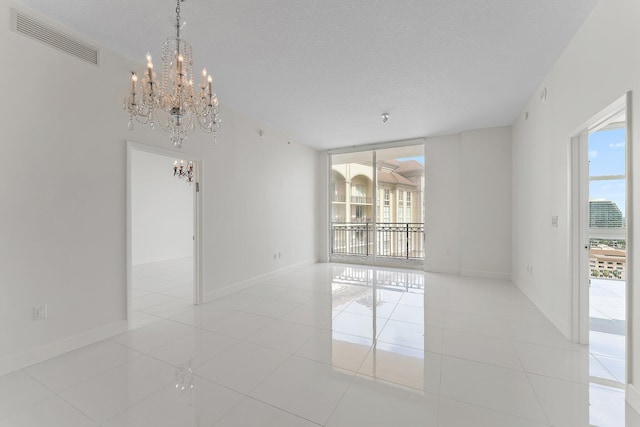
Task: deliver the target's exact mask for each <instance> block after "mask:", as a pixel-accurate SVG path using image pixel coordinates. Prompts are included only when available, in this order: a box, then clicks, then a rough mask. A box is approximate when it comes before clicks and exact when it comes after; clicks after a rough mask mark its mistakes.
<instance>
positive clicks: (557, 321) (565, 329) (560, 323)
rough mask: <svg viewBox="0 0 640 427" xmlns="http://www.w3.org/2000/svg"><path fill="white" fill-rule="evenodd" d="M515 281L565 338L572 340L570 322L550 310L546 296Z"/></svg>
mask: <svg viewBox="0 0 640 427" xmlns="http://www.w3.org/2000/svg"><path fill="white" fill-rule="evenodd" d="M513 283H514V284H515V285H516V286H517V287H518V289H520V292H522V293H523V294H524V296H526V297H527V298H529V301H531V302H532V303H533V305H535V306H536V308H537V309H538V310H540V311H541V312H542V314H544V315H545V317H546V318H547V319H549V321H550V322H551V323H553V326H555V327H556V328H557V329H558V330H559V331H560V333H561V334H562V335H564V336H565V338H567V339H568V340H571V327H570V325H569V323H567V322H566V321H564V320H562V319H561V318H560V317H558V316H557V315H556V314H555V313H552V312H550V311H549V310H548V309H547V307H546V305H545V304H544V301H545V300H544V298H542V297H540V295H539V294H538V293H537V292H534V291H533V290H531V289H528V288H526V287H524V286H520V285H519V284H518V282H515V281H514V282H513Z"/></svg>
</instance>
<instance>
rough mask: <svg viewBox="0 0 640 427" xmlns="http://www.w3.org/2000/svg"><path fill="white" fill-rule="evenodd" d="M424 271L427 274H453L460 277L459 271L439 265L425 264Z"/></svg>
mask: <svg viewBox="0 0 640 427" xmlns="http://www.w3.org/2000/svg"><path fill="white" fill-rule="evenodd" d="M424 271H426V272H428V273H440V274H455V275H460V269H459V268H455V267H446V266H441V265H435V264H429V263H425V265H424Z"/></svg>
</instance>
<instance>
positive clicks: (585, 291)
mask: <svg viewBox="0 0 640 427" xmlns="http://www.w3.org/2000/svg"><path fill="white" fill-rule="evenodd" d="M629 96H630V94H627V95H625V96H623V97H622V98H620V99H618V100H617V101H616V102H614V103H613V104H611V105H610V106H609V107H607V108H606V109H605V110H603V111H602V112H601V113H599V114H598V115H597V116H595V117H594V118H592V119H591V120H590V121H589V122H588V123H587V124H586V125H585V126H584V127H583V129H582V130H581V131H580V132H579V133H578V134H577V135H576V136H575V137H573V138H572V142H571V144H572V145H571V151H572V182H573V183H572V198H573V202H572V209H573V215H572V217H573V236H574V239H573V248H574V250H573V252H574V257H573V271H574V322H573V331H574V333H573V339H574V340H575V341H577V342H580V343H582V344H587V345H588V347H589V378H590V391H591V392H593V391H594V389H597V390H598V391H599V392H602V391H603V390H604V391H606V393H607V394H608V395H609V396H618V395H619V396H618V397H616V398H617V399H622V401H624V389H625V385H626V384H627V372H626V355H627V349H626V347H627V338H626V337H627V329H628V328H627V301H626V300H627V295H628V293H629V292H628V290H629V288H630V284H631V281H630V279H629V278H630V271H629V270H630V269H629V263H628V262H627V260H628V259H629V256H628V255H629V254H628V250H627V248H628V247H629V246H630V245H629V241H628V227H629V222H630V215H628V212H629V209H628V207H629V206H630V204H631V200H630V192H629V185H628V176H627V170H628V164H629V145H630V144H629V141H630V139H629V123H628V117H629V115H628V106H629ZM612 398H613V397H612ZM592 403H593V402H592Z"/></svg>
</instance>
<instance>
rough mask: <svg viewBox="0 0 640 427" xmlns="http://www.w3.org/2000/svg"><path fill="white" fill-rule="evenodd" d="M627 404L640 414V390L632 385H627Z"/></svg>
mask: <svg viewBox="0 0 640 427" xmlns="http://www.w3.org/2000/svg"><path fill="white" fill-rule="evenodd" d="M627 403H629V406H631V407H632V408H633V409H634V410H635V411H636V412H637V413H639V414H640V390H638V389H637V388H636V386H634V385H633V384H627Z"/></svg>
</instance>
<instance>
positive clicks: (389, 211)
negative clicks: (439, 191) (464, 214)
mask: <svg viewBox="0 0 640 427" xmlns="http://www.w3.org/2000/svg"><path fill="white" fill-rule="evenodd" d="M376 176H377V180H378V185H377V197H376V207H377V209H375V211H374V204H373V203H374V197H373V192H374V185H373V168H372V167H371V165H365V164H360V163H345V164H338V165H333V166H332V177H331V194H332V199H331V207H332V209H331V221H332V222H334V223H350V222H351V223H352V222H356V223H363V222H364V223H366V222H371V223H372V222H373V215H374V214H375V215H376V221H377V222H378V223H422V222H424V213H423V206H422V192H423V189H424V166H423V165H422V164H420V163H419V162H417V161H415V160H407V161H401V162H399V161H395V160H385V161H382V162H379V163H378V168H377V171H376Z"/></svg>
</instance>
